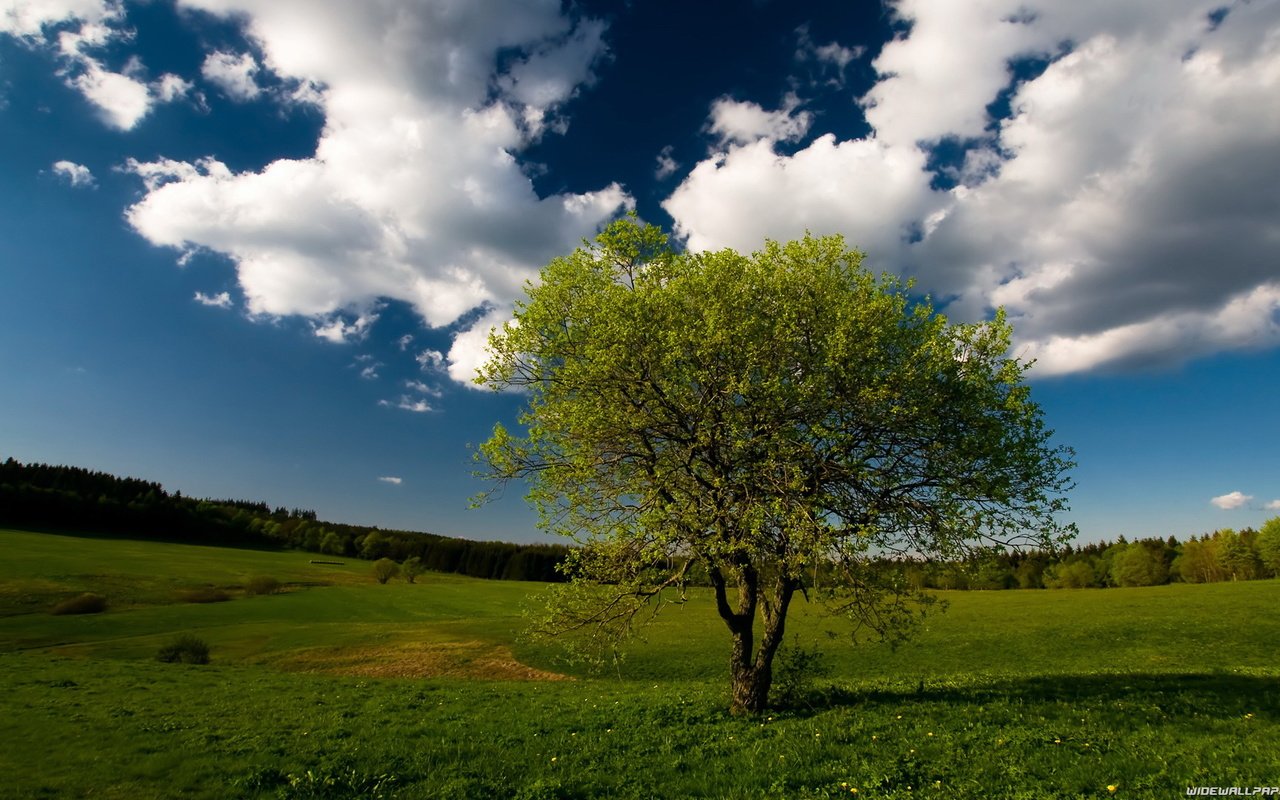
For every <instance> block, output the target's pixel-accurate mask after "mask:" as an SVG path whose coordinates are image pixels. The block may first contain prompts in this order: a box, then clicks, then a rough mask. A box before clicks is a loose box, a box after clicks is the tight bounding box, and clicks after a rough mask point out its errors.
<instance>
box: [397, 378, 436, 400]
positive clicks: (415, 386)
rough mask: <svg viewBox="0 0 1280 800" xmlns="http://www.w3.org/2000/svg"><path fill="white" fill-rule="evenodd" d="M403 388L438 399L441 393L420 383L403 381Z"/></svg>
mask: <svg viewBox="0 0 1280 800" xmlns="http://www.w3.org/2000/svg"><path fill="white" fill-rule="evenodd" d="M404 388H406V389H410V390H412V391H415V392H418V393H419V394H425V395H429V396H431V397H440V396H441V395H442V394H443V392H441V391H440V390H439V389H437V388H435V387H434V386H430V385H428V384H426V383H423V382H422V381H405V382H404Z"/></svg>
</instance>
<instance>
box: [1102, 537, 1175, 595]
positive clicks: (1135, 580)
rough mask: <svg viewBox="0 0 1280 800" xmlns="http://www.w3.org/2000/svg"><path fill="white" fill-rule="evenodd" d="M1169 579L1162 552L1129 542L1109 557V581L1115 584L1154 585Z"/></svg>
mask: <svg viewBox="0 0 1280 800" xmlns="http://www.w3.org/2000/svg"><path fill="white" fill-rule="evenodd" d="M1168 579H1169V569H1168V567H1167V566H1166V565H1165V563H1164V557H1163V553H1157V552H1155V551H1154V550H1152V549H1151V548H1149V547H1145V546H1143V545H1141V544H1136V543H1135V544H1131V545H1128V546H1126V547H1125V548H1124V550H1122V551H1120V552H1119V553H1118V554H1116V555H1115V557H1113V558H1112V559H1111V583H1112V584H1113V585H1115V586H1156V585H1158V584H1161V583H1164V582H1165V581H1166V580H1168Z"/></svg>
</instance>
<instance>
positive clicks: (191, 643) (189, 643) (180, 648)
mask: <svg viewBox="0 0 1280 800" xmlns="http://www.w3.org/2000/svg"><path fill="white" fill-rule="evenodd" d="M156 658H158V659H159V660H161V661H163V662H165V663H167V664H208V663H209V645H207V644H205V643H204V641H203V640H201V639H197V638H196V637H194V636H191V635H190V634H187V635H183V636H179V637H178V638H177V639H174V640H173V641H172V642H169V643H168V644H166V645H165V646H164V647H161V648H160V652H158V653H156Z"/></svg>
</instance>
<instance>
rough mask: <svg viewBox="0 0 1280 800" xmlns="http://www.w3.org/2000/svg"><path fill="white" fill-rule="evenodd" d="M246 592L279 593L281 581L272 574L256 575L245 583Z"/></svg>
mask: <svg viewBox="0 0 1280 800" xmlns="http://www.w3.org/2000/svg"><path fill="white" fill-rule="evenodd" d="M244 591H245V594H278V593H279V592H280V581H278V580H276V579H275V578H273V577H271V576H270V575H255V576H254V577H252V578H250V579H249V580H248V582H247V583H245V585H244Z"/></svg>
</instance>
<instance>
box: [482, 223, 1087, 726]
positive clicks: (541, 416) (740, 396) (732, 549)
mask: <svg viewBox="0 0 1280 800" xmlns="http://www.w3.org/2000/svg"><path fill="white" fill-rule="evenodd" d="M861 260H862V256H861V254H860V253H858V252H856V251H851V250H849V249H848V248H847V247H846V246H845V244H844V242H843V240H841V239H840V238H839V237H826V238H811V237H806V238H805V239H803V240H802V241H797V242H791V243H789V244H785V245H784V244H778V243H775V242H767V243H766V244H765V246H764V248H763V249H762V250H761V251H760V252H758V253H755V254H752V255H750V256H743V255H740V254H738V253H735V252H732V251H729V250H725V251H721V252H718V253H690V252H686V253H677V252H675V251H674V250H673V249H672V248H671V247H670V246H669V245H668V243H667V241H666V237H665V236H663V234H662V233H661V232H660V231H658V230H657V229H656V228H653V227H646V226H642V225H640V224H638V223H636V222H635V221H633V220H622V221H620V222H617V223H614V224H613V225H610V226H609V227H608V228H607V229H606V230H605V231H604V232H603V233H602V234H601V235H600V236H599V237H597V239H596V241H595V244H593V245H586V246H584V247H582V248H580V249H578V250H577V251H576V252H574V253H573V254H572V255H569V256H567V257H565V258H558V259H555V260H553V261H552V262H551V263H550V264H549V265H547V267H546V268H545V269H543V271H542V275H541V279H540V280H539V281H538V282H536V283H530V284H528V288H527V293H528V296H527V298H526V299H525V301H524V302H521V303H518V304H517V307H516V311H515V316H516V324H511V325H507V326H506V327H505V328H503V329H500V330H498V331H496V332H495V333H494V334H493V336H491V338H490V342H489V344H490V354H491V360H490V361H489V362H488V364H487V365H486V366H485V367H484V368H483V369H482V373H481V378H480V380H481V381H482V382H484V383H487V384H488V385H490V386H491V387H493V388H495V389H508V388H517V389H522V390H525V391H526V392H527V394H526V395H525V397H526V398H527V403H528V405H527V408H526V410H525V412H524V413H523V414H522V416H521V420H522V424H523V426H524V433H523V434H521V435H516V434H513V433H509V432H508V431H507V430H506V429H505V428H503V427H502V426H498V427H496V428H495V430H494V433H493V436H492V438H491V439H490V440H489V441H488V442H487V443H486V444H485V445H483V447H482V449H481V458H482V463H483V464H485V465H486V467H487V472H486V474H487V475H488V476H489V477H490V478H492V479H493V480H494V481H496V482H498V483H504V482H508V481H517V482H520V483H524V482H525V481H528V482H529V485H530V486H531V493H530V494H531V499H532V501H533V503H534V505H536V506H537V508H538V509H539V511H540V512H541V520H542V525H543V526H544V527H545V528H548V529H550V530H553V531H555V532H557V533H561V534H564V535H567V536H571V537H574V538H575V539H576V540H577V541H579V542H580V543H581V544H582V545H583V547H582V548H581V549H579V550H576V551H574V554H573V555H572V556H571V557H570V562H569V565H568V567H567V568H568V570H569V572H570V574H571V575H572V576H573V579H574V580H573V583H571V584H570V585H569V586H568V587H566V588H565V589H564V591H562V592H559V593H558V595H557V597H558V599H557V600H556V602H555V604H554V605H553V607H552V608H551V609H550V612H549V615H548V617H547V618H546V619H545V620H544V625H543V627H542V630H544V631H546V632H549V633H564V632H568V631H578V632H579V633H580V634H582V635H583V636H585V637H586V638H587V639H588V640H589V641H591V640H594V641H598V642H601V643H611V642H614V641H616V640H617V638H618V637H625V636H627V635H629V634H630V633H631V632H632V630H633V628H634V625H635V624H637V623H638V622H639V621H641V620H642V619H643V618H647V617H649V616H650V613H649V612H651V611H652V610H654V609H655V608H658V607H660V606H661V604H662V599H663V598H664V597H668V596H671V595H672V592H674V596H675V597H678V596H679V594H680V593H679V591H678V587H679V586H680V585H681V584H682V583H683V582H684V581H685V580H686V579H687V576H688V574H689V570H691V569H692V568H693V565H695V564H696V565H700V566H701V567H702V568H703V569H705V571H706V574H707V576H708V578H709V580H710V582H711V585H712V589H713V591H714V596H715V603H716V610H717V612H718V614H719V616H720V618H721V619H722V620H723V621H724V623H725V625H726V627H727V628H728V632H729V637H730V641H731V659H730V674H731V686H732V691H731V710H732V711H733V712H734V713H742V712H755V711H759V710H760V709H762V708H764V707H765V706H766V704H767V702H768V695H769V689H770V686H771V684H772V679H773V672H772V669H773V658H774V655H775V654H776V652H777V649H778V647H779V645H781V644H782V641H783V636H784V633H785V626H786V620H787V615H788V610H789V608H790V604H791V601H792V598H793V596H794V595H795V593H796V591H797V590H799V589H800V588H801V587H802V586H805V583H804V582H805V580H806V576H808V575H811V574H812V569H813V566H814V564H827V565H830V570H831V577H832V580H831V582H830V583H828V584H824V585H823V587H822V591H823V596H824V597H825V598H826V599H827V601H828V603H829V607H830V608H831V610H833V611H836V612H838V613H842V614H846V615H848V616H850V617H852V618H853V619H855V620H856V621H857V622H858V623H860V624H862V625H864V626H867V627H869V628H871V629H872V630H876V631H879V632H880V633H881V634H882V635H884V636H886V637H888V638H891V639H894V638H900V637H901V636H902V635H905V633H906V631H907V630H908V629H909V628H910V626H911V623H912V622H913V621H914V620H915V619H916V618H917V612H918V611H919V610H920V609H921V608H922V603H923V602H927V600H928V598H927V597H925V596H922V595H920V594H919V593H916V592H914V591H913V590H912V589H911V588H910V587H909V586H908V584H907V583H906V582H905V581H903V580H896V579H894V578H895V576H894V571H892V570H880V569H878V568H877V566H878V562H879V560H880V559H882V558H885V557H887V556H891V555H893V554H907V553H910V554H914V555H920V556H925V557H943V558H965V557H968V556H969V555H970V554H971V553H973V552H974V551H977V550H982V549H984V548H987V547H990V546H993V545H998V546H1005V545H1036V546H1042V547H1045V548H1050V547H1053V546H1056V545H1057V544H1058V543H1060V541H1061V540H1062V539H1063V538H1064V537H1065V536H1067V535H1069V534H1070V530H1068V529H1067V528H1064V527H1063V526H1062V525H1061V524H1060V523H1059V522H1058V521H1057V520H1058V519H1059V512H1061V511H1062V510H1063V508H1064V507H1065V501H1064V500H1063V498H1062V494H1063V492H1064V491H1065V490H1066V489H1067V488H1068V485H1069V481H1068V479H1067V478H1066V477H1065V474H1066V472H1067V470H1068V469H1069V467H1070V466H1071V461H1070V453H1069V452H1068V451H1066V450H1064V449H1062V448H1058V447H1054V446H1053V445H1051V444H1050V432H1049V431H1048V430H1047V429H1046V428H1045V426H1044V424H1043V420H1042V415H1041V412H1040V409H1039V408H1038V406H1036V404H1035V403H1033V402H1031V400H1030V398H1029V390H1028V388H1027V387H1026V386H1025V385H1024V384H1023V375H1024V372H1025V370H1026V369H1027V365H1026V364H1023V363H1020V362H1018V361H1016V360H1013V359H1010V358H1008V357H1007V353H1008V350H1009V345H1010V337H1011V329H1010V327H1009V325H1008V324H1007V322H1006V321H1005V317H1004V315H1003V314H1002V313H1000V314H997V315H996V317H995V318H994V319H993V320H990V321H987V322H982V323H978V324H973V325H963V324H951V323H949V322H948V321H947V320H946V319H945V318H944V317H943V316H942V315H940V314H938V313H936V312H935V311H934V309H933V308H932V307H930V305H929V304H928V303H927V302H922V301H919V300H917V299H915V298H913V297H912V295H911V293H910V291H909V288H910V287H909V286H908V285H904V284H903V283H901V282H899V281H897V280H896V279H893V278H890V277H887V276H882V277H880V278H877V277H876V276H875V275H873V274H872V273H870V272H869V271H867V270H866V269H865V268H863V266H862V264H861ZM667 565H674V568H673V569H670V570H668V569H666V567H667ZM882 576H883V577H884V579H883V580H882ZM664 593H665V594H664Z"/></svg>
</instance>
